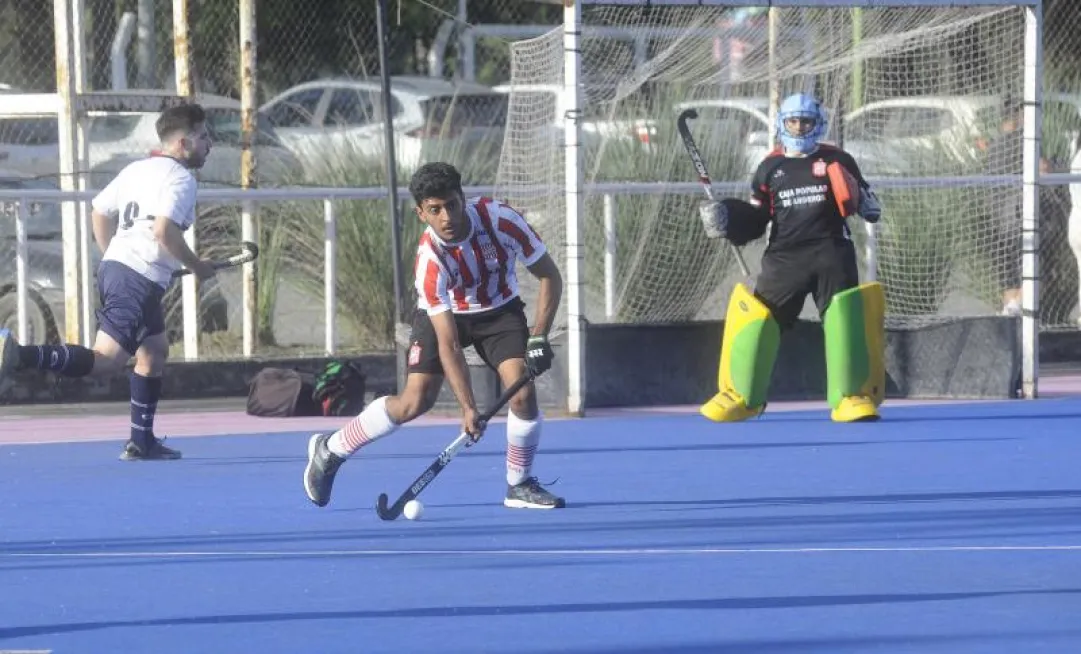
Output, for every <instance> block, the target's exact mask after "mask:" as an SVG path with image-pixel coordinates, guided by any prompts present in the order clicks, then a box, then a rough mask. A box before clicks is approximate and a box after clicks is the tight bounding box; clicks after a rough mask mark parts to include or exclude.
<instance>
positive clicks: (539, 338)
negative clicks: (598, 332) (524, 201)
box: [499, 206, 563, 377]
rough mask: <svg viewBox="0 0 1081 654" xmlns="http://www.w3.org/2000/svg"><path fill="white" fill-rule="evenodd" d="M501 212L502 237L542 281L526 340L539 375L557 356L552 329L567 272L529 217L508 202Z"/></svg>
mask: <svg viewBox="0 0 1081 654" xmlns="http://www.w3.org/2000/svg"><path fill="white" fill-rule="evenodd" d="M500 213H501V215H500V218H499V231H500V233H501V238H502V239H503V240H504V242H505V243H506V244H507V245H508V246H509V247H510V248H511V249H512V250H513V251H514V254H515V256H516V257H517V258H519V259H521V260H522V263H524V264H525V266H526V269H527V270H529V272H530V274H532V275H533V276H534V277H536V278H537V280H538V281H539V282H540V290H539V292H538V295H537V313H536V317H535V318H534V320H533V328H532V330H531V331H530V333H529V338H528V339H527V340H526V351H525V362H526V366H527V367H528V368H529V371H530V372H531V373H532V374H533V376H534V377H537V376H539V375H542V374H544V373H545V372H547V371H548V370H549V369H550V368H551V367H552V359H554V358H555V353H554V352H553V351H552V346H551V344H550V343H549V342H548V332H549V331H550V330H551V329H552V322H553V321H554V320H555V315H556V311H558V309H559V302H560V299H561V298H562V296H563V276H562V275H561V274H560V272H559V266H557V265H556V262H555V260H553V259H552V257H551V255H550V254H549V253H548V248H547V246H545V244H544V241H543V240H541V237H540V235H539V234H538V233H537V230H535V229H533V226H532V225H530V224H529V223H528V222H527V221H526V219H525V217H524V216H522V215H521V214H520V213H518V212H517V211H515V210H513V209H511V208H510V207H506V206H504V207H503V208H502V211H501V212H500ZM507 265H508V266H513V265H514V262H513V261H508V263H507Z"/></svg>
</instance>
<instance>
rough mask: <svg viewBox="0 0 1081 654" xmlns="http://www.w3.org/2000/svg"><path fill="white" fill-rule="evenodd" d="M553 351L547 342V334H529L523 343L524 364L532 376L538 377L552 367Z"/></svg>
mask: <svg viewBox="0 0 1081 654" xmlns="http://www.w3.org/2000/svg"><path fill="white" fill-rule="evenodd" d="M553 358H555V353H554V352H552V346H551V345H549V344H548V337H547V336H530V337H529V340H528V341H526V344H525V365H526V367H527V368H529V372H530V373H532V375H533V376H534V377H539V376H540V375H541V374H542V373H544V372H546V371H547V370H548V369H549V368H551V367H552V359H553Z"/></svg>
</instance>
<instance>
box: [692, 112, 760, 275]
mask: <svg viewBox="0 0 1081 654" xmlns="http://www.w3.org/2000/svg"><path fill="white" fill-rule="evenodd" d="M695 118H698V112H697V111H695V110H694V109H693V108H691V109H685V110H684V111H683V113H681V114H680V115H679V118H677V119H676V127H677V128H678V129H679V136H680V138H682V139H683V147H685V148H687V154H689V155H691V163H693V164H694V169H695V170H696V171H697V172H698V181H699V182H701V184H702V190H703V191H705V193H706V197H707V198H709V200H710V201H711V202H712V201H714V197H713V180H711V179H710V178H709V172H708V171H707V170H706V164H705V162H703V161H702V155H701V154H700V153H699V152H698V146H697V145H695V142H694V135H693V134H691V128H690V127H688V126H687V121H688V120H694V119H695ZM730 244H731V243H730ZM732 253H733V254H734V255H735V256H736V263H738V264H739V269H740V271H741V272H742V273H743V276H744V277H750V276H751V271H750V269H749V268H747V262H746V261H744V260H743V254H742V253H741V252H740V251H739V248H737V247H736V246H735V245H732Z"/></svg>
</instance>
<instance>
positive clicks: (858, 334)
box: [815, 244, 886, 422]
mask: <svg viewBox="0 0 1081 654" xmlns="http://www.w3.org/2000/svg"><path fill="white" fill-rule="evenodd" d="M822 257H823V258H822V260H821V261H822V262H821V263H820V264H819V267H818V269H819V274H818V287H817V288H816V290H815V302H816V304H817V306H818V310H819V313H820V314H821V315H822V328H823V331H824V333H825V340H826V388H827V398H828V400H829V404H830V408H831V410H832V411H831V417H832V418H833V420H835V421H837V422H860V421H868V420H877V419H878V417H879V415H878V410H877V407H878V406H879V405H880V404H881V403H882V399H883V397H884V394H885V385H886V373H885V366H884V362H883V359H884V348H885V341H884V319H885V305H886V300H885V294H884V292H883V289H882V286H881V284H878V283H877V282H868V283H866V284H863V285H860V284H859V271H858V268H857V267H856V254H855V248H854V247H853V246H852V245H851V244H845V245H843V246H833V247H829V248H823V251H822Z"/></svg>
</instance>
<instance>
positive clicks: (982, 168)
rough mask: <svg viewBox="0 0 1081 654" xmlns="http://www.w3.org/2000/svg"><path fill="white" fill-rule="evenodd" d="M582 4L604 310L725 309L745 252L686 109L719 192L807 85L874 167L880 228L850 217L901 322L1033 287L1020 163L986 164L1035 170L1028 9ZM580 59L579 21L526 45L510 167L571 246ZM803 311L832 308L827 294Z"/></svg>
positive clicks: (593, 244)
mask: <svg viewBox="0 0 1081 654" xmlns="http://www.w3.org/2000/svg"><path fill="white" fill-rule="evenodd" d="M582 11H583V30H582V77H583V86H582V94H583V97H584V108H585V113H584V116H583V117H582V120H583V127H582V136H583V151H584V157H583V159H584V178H585V184H586V193H585V202H584V205H585V208H584V214H583V216H582V225H583V231H584V235H585V241H584V247H585V262H584V268H583V278H584V284H585V293H586V301H585V307H586V318H587V319H588V320H589V321H590V322H594V323H599V322H627V323H666V322H683V321H693V320H716V319H720V318H722V317H723V314H724V309H725V307H726V305H727V301H728V294H729V293H730V291H731V289H732V287H733V285H734V283H735V282H737V281H739V277H740V273H739V269H738V267H737V266H736V265H735V261H734V259H733V257H732V256H731V254H730V249H729V248H728V247H726V246H724V245H723V244H721V243H719V242H716V241H709V240H707V239H706V238H705V236H704V233H703V231H702V228H701V226H700V223H699V221H698V218H697V215H696V207H697V205H698V203H699V202H701V200H702V199H703V196H702V193H701V190H700V188H699V187H698V186H697V184H696V183H695V181H696V176H695V173H694V169H693V168H692V166H691V163H690V161H689V159H688V157H687V154H686V151H685V149H684V148H683V147H682V145H681V143H680V141H679V138H678V134H677V133H676V126H675V119H676V116H677V115H678V113H679V112H680V110H681V109H683V108H684V107H688V106H693V107H696V108H697V109H698V113H699V117H698V119H697V120H695V121H693V122H692V124H691V128H692V131H693V132H694V134H695V137H696V139H697V141H698V144H699V147H700V149H701V150H702V154H703V157H704V159H705V161H706V164H707V166H708V167H709V169H710V173H711V175H712V177H713V180H714V185H715V188H716V191H717V192H718V195H719V196H721V197H725V196H736V197H747V195H748V193H749V190H750V178H751V174H752V171H753V170H754V168H755V167H756V166H757V164H758V163H759V161H760V160H761V159H762V158H763V157H764V156H765V154H766V153H767V152H768V151H769V149H770V148H771V147H772V144H773V130H772V128H771V125H772V122H771V117H772V115H773V112H772V110H771V107H772V106H775V104H773V103H771V98H774V99H776V98H783V97H785V96H786V95H788V94H791V93H794V92H800V91H802V92H810V93H814V94H816V95H817V97H819V98H820V99H821V100H822V101H823V103H824V105H825V106H826V107H827V108H828V115H829V119H830V129H829V132H828V135H827V137H826V140H827V141H831V142H834V143H837V144H840V145H842V146H843V147H844V148H845V149H847V150H848V151H850V152H852V153H853V155H854V156H855V157H856V159H857V162H858V163H859V164H860V166H861V167H862V169H863V171H864V173H865V175H866V176H868V177H870V178H872V179H873V180H877V181H876V183H875V187H876V189H877V191H878V193H879V196H880V199H881V200H882V203H883V205H884V217H883V220H882V222H881V223H880V224H879V225H878V226H877V227H876V228H875V230H874V234H873V235H872V234H871V233H870V232H869V231H868V230H867V229H866V228H865V225H864V223H863V221H861V220H859V219H853V220H852V221H850V227H851V228H852V231H853V237H854V240H855V241H856V245H857V251H858V252H859V253H860V255H859V256H860V266H861V274H862V275H863V278H864V279H867V276H868V275H869V274H874V275H875V276H876V277H877V279H878V280H879V281H881V282H882V283H883V285H884V286H885V290H886V296H887V305H888V308H887V313H888V317H887V322H888V324H890V325H891V326H895V327H915V326H921V325H926V324H934V323H937V322H942V321H946V320H950V319H954V318H957V317H963V316H982V315H999V314H1001V313H1002V312H1003V309H1004V306H1005V300H1004V296H1005V298H1006V300H1008V298H1009V296H1010V293H1011V291H1012V290H1013V289H1019V288H1020V267H1021V241H1020V225H1021V222H1020V204H1021V183H1020V177H1017V179H1016V181H1012V180H1006V181H1005V182H1004V183H999V184H998V185H992V184H991V181H993V178H992V179H989V176H995V175H999V176H1002V175H1018V176H1019V175H1020V172H1021V139H1020V138H1019V137H1017V138H1014V139H1011V138H1010V137H1008V136H1006V131H1007V129H1006V127H1005V125H1006V122H1007V121H1008V119H1009V118H1010V116H1009V115H1008V113H1009V112H1008V111H1007V110H1006V109H1005V107H1009V106H1013V105H1012V103H1016V106H1018V107H1019V106H1020V99H1021V96H1022V91H1023V87H1022V80H1023V59H1024V49H1023V40H1024V12H1023V10H1022V9H1020V8H1014V7H1008V8H1003V7H994V8H988V7H983V8H963V7H948V8H947V7H934V8H932V7H908V8H873V9H861V10H854V9H847V8H827V9H823V8H813V9H812V8H785V9H777V10H775V11H776V14H775V15H774V16H773V18H772V19H771V18H770V15H769V12H768V11H767V10H766V9H765V8H738V9H737V8H724V7H702V6H693V7H692V6H686V7H656V6H654V7H648V8H643V7H627V6H605V5H587V6H585V7H583V10H582ZM563 61H564V44H563V33H562V29H555V30H553V31H552V32H550V33H548V34H546V35H544V36H541V37H539V38H535V39H531V40H526V41H520V42H517V43H514V44H513V45H512V79H511V88H512V91H511V98H510V108H509V120H508V131H507V134H506V136H505V141H504V147H503V150H502V155H501V161H500V169H499V175H498V183H499V186H500V191H501V193H502V194H503V195H504V196H506V197H507V198H508V199H509V200H510V201H511V202H512V203H514V204H516V205H517V206H518V207H519V208H520V209H521V210H522V211H523V212H525V213H526V214H527V216H528V217H529V218H530V220H531V221H532V222H533V224H534V225H535V227H536V228H537V229H538V231H539V232H540V233H541V234H542V236H544V237H545V238H546V240H547V242H549V243H550V244H551V245H552V246H554V247H562V246H563V245H564V244H565V241H566V235H565V232H566V220H565V216H566V206H565V199H564V190H565V188H566V185H565V182H564V161H563V153H564V150H565V148H564V145H563V132H562V130H563V128H564V126H565V125H566V124H567V123H566V121H565V107H564V106H563V103H562V101H561V96H560V94H559V92H560V87H561V85H562V84H563V75H564V73H563ZM775 101H776V100H774V102H775ZM959 177H967V178H968V179H967V180H959V179H958V178H959ZM999 179H1000V180H1001V179H1002V178H1001V177H1000V178H999ZM1065 240H1066V239H1065V238H1064V237H1063V238H1062V239H1061V245H1063V246H1065ZM764 247H765V237H764V238H763V239H760V240H759V241H757V242H755V243H752V244H750V245H748V246H747V247H746V248H745V249H744V256H745V258H746V260H747V262H748V264H749V265H750V266H751V268H752V273H756V272H757V270H758V260H759V258H760V255H761V253H762V251H763V248H764ZM869 252H870V253H872V254H871V255H870V256H869V254H868V253H869ZM1073 275H1074V279H1073V290H1072V291H1071V290H1062V289H1057V291H1056V292H1057V293H1058V296H1057V297H1053V298H1044V300H1043V301H1044V303H1045V305H1047V306H1052V305H1053V303H1054V302H1058V303H1059V305H1060V306H1059V309H1060V311H1065V312H1069V311H1071V310H1072V309H1073V307H1074V306H1075V305H1076V296H1077V293H1076V284H1077V280H1076V271H1075V272H1074V273H1073ZM528 279H529V278H528V276H524V277H523V281H524V282H526V281H528ZM1045 286H1046V285H1045ZM1066 286H1068V285H1066ZM1018 298H1019V291H1018ZM803 317H804V318H807V319H816V318H817V313H816V312H815V311H814V308H813V305H812V304H811V302H810V301H808V303H807V306H806V307H805V309H804V312H803Z"/></svg>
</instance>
